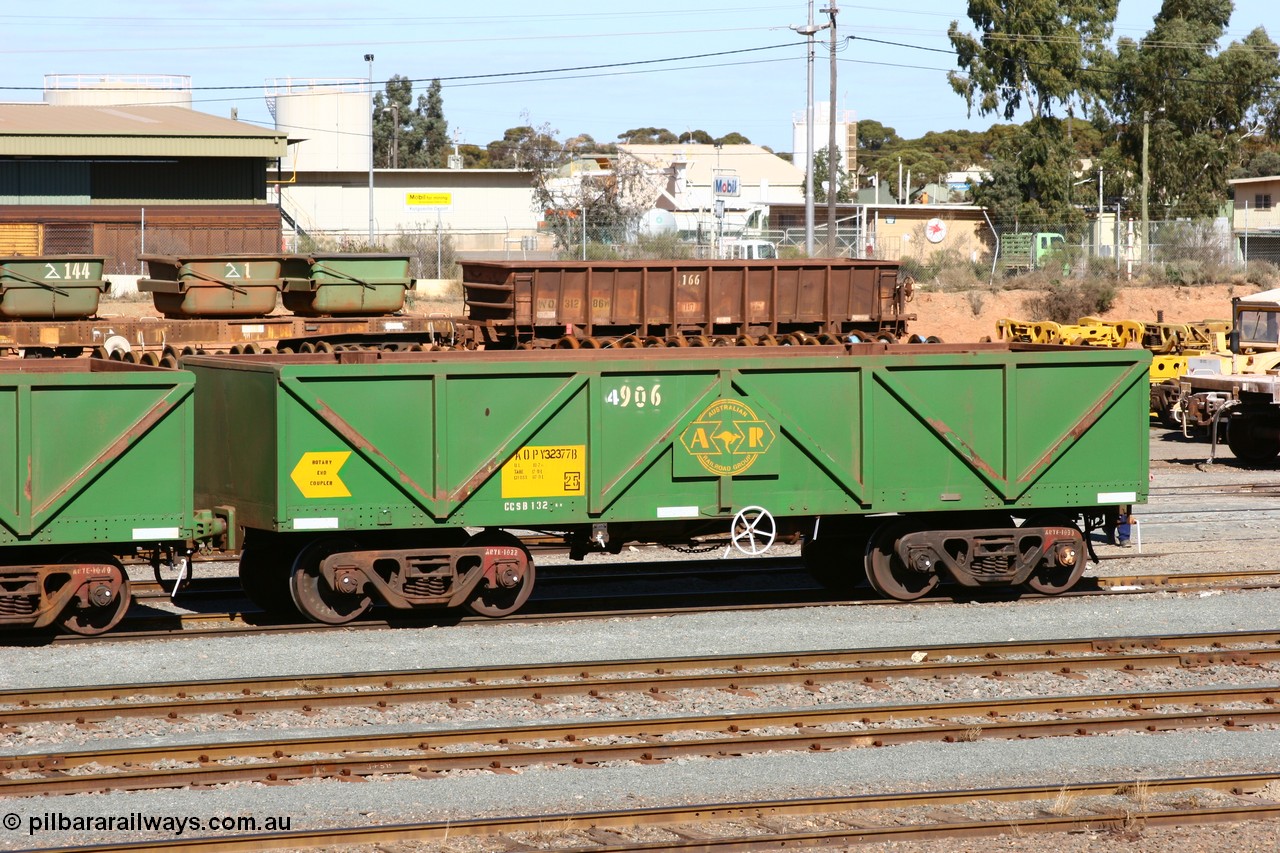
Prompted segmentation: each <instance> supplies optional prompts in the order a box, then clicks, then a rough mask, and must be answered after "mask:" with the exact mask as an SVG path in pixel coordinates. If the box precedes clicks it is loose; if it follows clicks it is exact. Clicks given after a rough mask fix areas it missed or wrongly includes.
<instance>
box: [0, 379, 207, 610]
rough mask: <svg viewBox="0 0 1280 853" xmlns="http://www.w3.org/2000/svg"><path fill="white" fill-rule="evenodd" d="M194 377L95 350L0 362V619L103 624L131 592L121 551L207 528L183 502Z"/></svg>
mask: <svg viewBox="0 0 1280 853" xmlns="http://www.w3.org/2000/svg"><path fill="white" fill-rule="evenodd" d="M194 384H195V377H194V376H192V375H191V374H190V373H187V372H185V371H175V370H157V369H153V368H146V367H140V366H137V365H130V364H122V363H120V362H115V361H102V360H98V359H56V360H52V359H51V360H27V361H20V362H0V447H3V448H4V452H3V453H0V496H2V497H0V626H5V627H21V628H43V627H45V626H48V625H53V624H60V625H62V626H63V627H64V628H67V629H68V630H71V631H74V632H76V633H80V634H98V633H101V632H103V631H106V630H108V629H109V628H111V627H112V626H113V625H115V624H116V623H117V622H118V621H119V620H120V618H121V617H122V616H123V615H124V613H125V611H126V610H127V609H128V606H129V601H130V596H129V581H128V578H127V576H126V575H125V572H124V570H123V568H122V567H121V564H120V560H119V558H120V557H123V556H132V555H136V554H137V553H138V552H139V549H146V550H149V551H150V552H151V553H152V554H153V555H156V554H158V551H159V550H160V549H161V547H162V546H164V545H168V546H170V547H171V548H172V547H173V546H177V545H183V544H185V543H188V542H193V541H194V540H196V539H198V538H203V537H205V536H207V535H209V534H210V533H211V532H212V530H213V528H214V526H215V525H214V523H213V519H212V516H211V514H209V513H205V514H203V515H202V516H198V515H197V514H196V513H195V512H194V510H193V508H192V497H191V496H192V485H193V450H192V448H193V447H194V444H193V420H192V417H193V410H194V399H193V396H192V392H193V386H194ZM217 526H218V529H219V530H225V527H226V525H225V522H224V523H221V524H220V525H217ZM169 553H172V551H171V550H170V551H169ZM157 558H158V557H157Z"/></svg>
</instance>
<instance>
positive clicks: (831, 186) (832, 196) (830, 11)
mask: <svg viewBox="0 0 1280 853" xmlns="http://www.w3.org/2000/svg"><path fill="white" fill-rule="evenodd" d="M822 11H823V12H824V13H826V15H827V17H828V19H829V20H830V21H831V24H830V27H831V103H830V104H829V107H830V119H829V121H828V122H827V257H829V258H834V257H835V256H836V242H837V241H836V194H837V191H838V188H839V183H838V177H839V171H840V170H839V169H838V168H837V167H838V165H839V164H838V162H837V159H838V154H839V151H840V149H838V148H837V147H836V13H837V12H838V11H839V10H838V9H837V8H836V0H831V2H830V5H828V6H827V8H825V9H823V10H822Z"/></svg>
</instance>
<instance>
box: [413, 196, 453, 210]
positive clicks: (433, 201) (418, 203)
mask: <svg viewBox="0 0 1280 853" xmlns="http://www.w3.org/2000/svg"><path fill="white" fill-rule="evenodd" d="M404 203H405V206H406V207H451V206H452V205H453V193H405V194H404Z"/></svg>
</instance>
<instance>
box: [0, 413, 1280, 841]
mask: <svg viewBox="0 0 1280 853" xmlns="http://www.w3.org/2000/svg"><path fill="white" fill-rule="evenodd" d="M1152 435H1153V443H1152V455H1153V465H1152V471H1153V482H1152V488H1153V492H1152V495H1153V497H1152V501H1151V503H1150V505H1149V506H1147V507H1144V508H1141V509H1140V510H1139V512H1140V514H1141V518H1142V524H1141V527H1140V530H1141V535H1142V539H1143V546H1142V553H1141V554H1139V553H1138V552H1137V549H1136V548H1135V549H1129V550H1121V549H1118V548H1115V547H1113V546H1107V545H1102V544H1099V545H1098V546H1097V549H1098V552H1099V554H1100V556H1102V557H1103V558H1104V560H1103V563H1102V564H1101V566H1099V567H1097V568H1096V569H1095V572H1094V573H1095V574H1112V575H1123V574H1133V573H1139V572H1143V573H1145V572H1179V571H1206V570H1211V569H1220V568H1221V569H1227V568H1270V567H1273V565H1274V558H1273V557H1272V552H1273V550H1274V545H1273V542H1274V536H1273V531H1274V530H1275V529H1276V518H1275V514H1276V510H1275V509H1273V508H1272V507H1273V506H1276V503H1275V501H1274V498H1273V496H1272V495H1271V494H1270V492H1271V491H1274V490H1269V489H1268V488H1267V486H1268V485H1270V484H1273V483H1276V482H1277V481H1278V480H1280V476H1278V475H1277V473H1276V472H1275V471H1251V470H1246V469H1242V468H1240V467H1237V466H1236V465H1235V464H1234V461H1233V460H1231V458H1230V455H1229V453H1225V451H1224V454H1225V455H1226V459H1224V460H1223V461H1222V463H1221V464H1219V465H1215V466H1212V467H1211V468H1208V469H1207V470H1201V469H1199V468H1197V467H1196V466H1195V463H1196V462H1202V461H1203V460H1204V458H1205V457H1206V456H1207V450H1208V448H1207V445H1205V444H1191V443H1186V442H1183V441H1180V440H1169V439H1167V438H1165V434H1164V433H1160V432H1153V434H1152ZM1245 483H1251V484H1254V486H1255V487H1256V488H1255V491H1254V492H1238V491H1237V492H1220V493H1213V492H1212V491H1211V490H1209V489H1207V488H1206V487H1208V486H1227V487H1231V486H1239V485H1241V484H1245ZM1278 610H1280V591H1276V590H1261V591H1238V592H1214V593H1208V594H1204V593H1198V592H1196V593H1177V592H1167V593H1156V594H1150V595H1142V596H1124V597H1107V598H1077V599H1060V600H1042V601H1026V602H1007V603H981V604H935V605H928V606H860V605H849V606H840V607H817V608H805V609H794V610H790V609H789V610H773V611H744V612H736V613H711V614H690V615H682V616H668V617H642V618H636V617H619V618H615V619H609V620H590V621H581V622H577V623H558V624H557V623H526V624H516V623H509V624H498V625H494V624H485V625H460V626H453V627H423V628H406V629H396V630H385V631H339V632H327V633H316V634H302V635H285V636H258V637H249V636H246V637H234V638H226V639H210V640H197V639H176V640H165V641H154V642H140V643H128V644H119V645H111V644H109V643H103V644H99V645H95V644H82V645H76V646H59V647H15V648H9V649H6V656H7V661H6V662H7V664H8V665H7V666H6V667H5V668H4V671H3V673H2V674H0V687H4V688H23V687H31V688H35V687H50V686H59V685H72V684H85V683H92V684H111V683H132V682H146V681H160V680H168V679H192V678H228V677H231V678H240V677H243V678H248V677H253V676H264V675H298V674H306V673H326V672H339V671H361V670H382V669H400V668H411V667H415V666H419V667H442V666H449V667H452V666H491V665H495V664H503V663H521V662H527V663H545V662H550V661H559V660H603V659H616V658H625V657H648V656H659V655H693V654H729V653H734V652H745V651H800V650H809V649H823V648H830V649H838V648H850V647H879V646H907V645H910V644H913V643H918V644H922V645H925V644H939V643H965V642H980V641H992V640H1006V639H1011V640H1027V639H1052V638H1060V637H1061V638H1065V637H1079V636H1093V635H1116V636H1128V635H1134V634H1168V633H1184V632H1200V631H1212V632H1224V631H1246V630H1271V629H1275V628H1276V621H1275V614H1276V612H1277V611H1278ZM1227 684H1250V685H1276V684H1280V677H1278V676H1277V671H1276V668H1275V667H1272V666H1264V667H1240V666H1216V667H1205V668H1200V669H1187V670H1184V669H1176V670H1174V669H1169V670H1151V671H1145V672H1136V673H1092V674H1087V675H1086V676H1085V677H1083V678H1062V677H1059V676H1054V675H1030V676H1018V677H1015V678H999V679H983V678H957V679H947V680H930V681H924V680H919V679H904V680H901V681H894V682H890V683H888V684H886V685H879V686H875V687H871V686H867V685H848V684H844V685H839V684H837V685H829V686H826V687H824V688H823V689H822V690H821V691H817V692H815V691H806V690H803V689H797V688H791V687H777V688H772V687H771V688H764V689H753V690H752V691H751V693H752V694H754V695H744V694H734V695H731V694H727V693H720V694H714V696H712V697H710V698H709V697H708V694H706V693H701V692H698V691H677V692H675V693H674V694H673V695H672V697H671V699H669V700H661V701H660V700H657V699H654V698H652V697H647V696H644V695H640V694H616V695H611V696H608V697H606V698H605V699H604V700H594V699H592V700H585V699H576V698H566V699H564V700H563V701H560V700H557V701H555V702H540V703H534V702H529V701H523V700H504V701H498V700H493V701H488V702H478V703H474V704H471V705H469V706H467V707H455V708H450V707H446V706H439V705H436V706H432V705H425V704H424V705H414V706H397V707H393V708H390V709H388V710H384V711H372V710H369V709H335V710H325V711H322V712H319V713H314V714H288V713H279V714H267V715H263V716H262V717H260V718H254V719H229V718H225V717H193V718H190V719H185V720H178V721H171V722H156V721H130V720H118V721H112V722H109V723H105V724H102V725H95V726H74V725H72V726H61V725H53V724H43V725H39V726H33V727H30V728H27V729H23V730H21V731H4V732H0V749H2V750H3V751H4V752H5V753H6V754H13V753H23V752H45V751H50V750H55V749H59V748H61V749H76V748H85V747H87V746H92V747H95V748H98V747H103V746H107V745H112V744H116V745H126V744H147V743H186V742H205V741H213V740H234V739H237V738H240V739H257V738H261V737H266V736H269V735H272V734H276V733H279V732H280V731H281V730H282V729H283V730H284V731H287V732H288V733H290V734H296V735H297V736H312V735H319V734H332V733H340V732H347V731H357V732H364V733H368V734H373V733H377V732H383V731H405V730H422V729H432V728H453V727H459V726H468V727H469V726H476V725H507V724H514V723H521V722H530V721H534V720H542V721H551V720H565V719H603V718H618V717H649V716H671V715H678V714H694V713H700V712H701V713H707V712H715V713H719V712H723V711H734V710H747V709H748V708H756V707H770V708H782V707H808V706H814V705H822V706H837V705H862V704H883V703H899V702H919V701H935V702H936V701H955V700H966V699H978V698H995V697H1000V698H1006V697H1011V696H1019V695H1027V696H1043V695H1064V694H1070V693H1100V692H1109V691H1121V690H1133V689H1151V690H1172V689H1183V688H1191V687H1203V686H1213V685H1227ZM1277 766H1280V731H1276V730H1273V729H1271V728H1269V727H1263V728H1260V729H1257V730H1250V731H1240V730H1209V731H1197V732H1178V733H1161V734H1118V735H1110V736H1104V737H1091V738H1047V739H1042V740H1035V741H982V740H979V741H977V742H973V743H957V744H910V745H903V746H893V747H885V748H880V749H858V750H849V751H837V752H830V753H815V754H804V755H797V754H769V755H758V756H745V757H741V758H733V759H721V760H712V759H682V760H676V761H671V762H667V763H664V764H659V765H638V764H635V765H633V764H620V765H616V766H608V767H603V768H600V769H595V770H582V769H561V768H541V767H534V768H528V769H523V770H517V771H514V772H507V773H502V774H493V773H489V772H487V771H476V772H459V773H453V774H448V775H447V776H445V777H441V778H429V779H417V778H408V777H403V776H398V777H387V778H380V777H379V778H374V779H372V780H371V781H368V782H366V783H364V784H344V783H341V782H333V781H309V782H305V783H297V784H293V785H278V786H264V785H256V784H243V785H235V786H226V787H220V788H215V789H204V790H176V791H149V792H136V793H112V794H98V795H76V796H72V797H60V798H52V799H43V798H39V799H32V800H17V799H9V800H6V801H4V802H0V814H13V815H16V816H17V821H18V825H19V829H18V830H16V831H6V830H0V847H3V848H5V849H14V848H26V847H41V846H46V847H47V846H54V845H66V844H72V843H86V842H93V841H114V842H120V841H128V840H141V839H148V838H149V839H159V838H167V837H173V836H174V833H173V832H169V833H168V834H165V833H155V834H151V835H139V834H136V833H129V832H122V833H121V832H118V833H78V832H75V831H70V830H68V831H62V830H59V829H56V828H54V829H51V830H48V831H45V830H43V829H41V830H40V831H33V828H32V823H31V822H32V821H35V820H42V821H44V822H45V823H46V824H49V823H52V824H55V825H56V824H57V822H58V820H59V818H58V817H57V816H58V815H62V816H64V817H66V818H70V817H73V816H84V817H98V816H103V815H127V814H131V813H139V814H142V815H147V816H154V817H164V816H204V817H206V818H207V817H212V816H222V815H235V816H252V817H254V818H255V819H257V820H258V821H260V822H265V821H266V820H267V819H268V818H271V817H273V816H278V817H288V818H290V819H291V821H292V824H291V825H292V828H294V829H301V828H313V827H322V826H339V825H352V824H364V823H404V822H413V821H421V820H443V819H453V820H457V819H461V818H466V817H473V816H480V815H506V814H511V815H523V814H539V813H555V812H564V811H577V810H588V809H606V808H614V807H619V806H649V805H660V804H665V803H688V802H732V801H736V800H741V799H746V798H754V797H775V798H785V797H798V796H823V795H830V794H848V793H872V792H890V791H913V790H922V789H935V788H936V789H940V788H959V787H989V786H997V785H1005V784H1041V785H1064V784H1068V783H1070V782H1072V781H1092V780H1098V779H1116V780H1124V779H1151V778H1163V777H1173V776H1181V775H1194V774H1208V773H1218V772H1261V771H1265V770H1270V769H1274V768H1275V767H1277ZM1080 807H1081V808H1084V804H1081V805H1080ZM1085 813H1088V812H1087V811H1086V812H1085ZM4 820H7V818H5V819H4ZM6 826H7V824H6ZM186 834H187V835H190V833H189V832H188V833H186ZM1032 844H1035V845H1036V846H1035V847H1034V849H1036V850H1041V849H1044V848H1045V847H1046V846H1053V847H1054V848H1055V849H1062V850H1077V849H1078V850H1083V849H1085V847H1086V846H1087V847H1088V849H1090V850H1096V849H1110V848H1112V847H1114V848H1115V849H1119V848H1120V847H1124V849H1126V850H1137V851H1145V850H1157V849H1159V850H1164V849H1206V850H1213V849H1232V850H1237V851H1248V850H1263V849H1266V850H1273V849H1276V847H1277V846H1280V830H1278V827H1277V825H1276V824H1272V823H1258V824H1242V825H1238V826H1224V827H1209V828H1203V829H1201V828H1182V829H1177V830H1153V829H1144V828H1142V827H1135V828H1133V830H1132V831H1130V832H1128V833H1119V834H1117V833H1086V834H1081V835H1071V836H1054V837H1053V838H1052V839H1045V838H1034V837H1033V838H1017V837H1014V836H1007V837H1004V838H1001V839H996V840H989V841H983V842H981V846H982V847H983V849H988V850H1030V849H1033V848H1032V847H1031V845H1032ZM973 845H974V842H968V843H967V844H966V845H956V846H954V847H946V846H939V845H938V844H937V843H932V844H930V845H915V844H902V843H894V844H888V845H878V846H873V847H870V848H859V849H882V850H895V851H896V850H902V851H912V850H916V849H921V850H923V849H929V850H939V849H943V850H947V849H955V850H962V849H973ZM379 849H384V850H406V851H407V850H414V849H426V848H421V847H420V846H419V845H384V846H382V847H381V848H379ZM439 849H449V850H458V851H463V850H468V851H469V850H480V849H496V845H495V847H487V846H485V845H484V844H478V843H477V842H467V841H465V840H461V839H459V840H456V841H451V842H449V843H448V846H445V847H441V848H439Z"/></svg>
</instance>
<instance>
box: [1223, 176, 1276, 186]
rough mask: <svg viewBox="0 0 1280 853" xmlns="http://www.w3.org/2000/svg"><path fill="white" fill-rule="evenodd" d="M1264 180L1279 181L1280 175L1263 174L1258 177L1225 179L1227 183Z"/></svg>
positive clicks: (1259, 181) (1249, 182) (1250, 182)
mask: <svg viewBox="0 0 1280 853" xmlns="http://www.w3.org/2000/svg"><path fill="white" fill-rule="evenodd" d="M1264 181H1280V175H1263V176H1262V177H1260V178H1233V179H1232V180H1230V181H1227V183H1228V184H1253V183H1262V182H1264Z"/></svg>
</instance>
